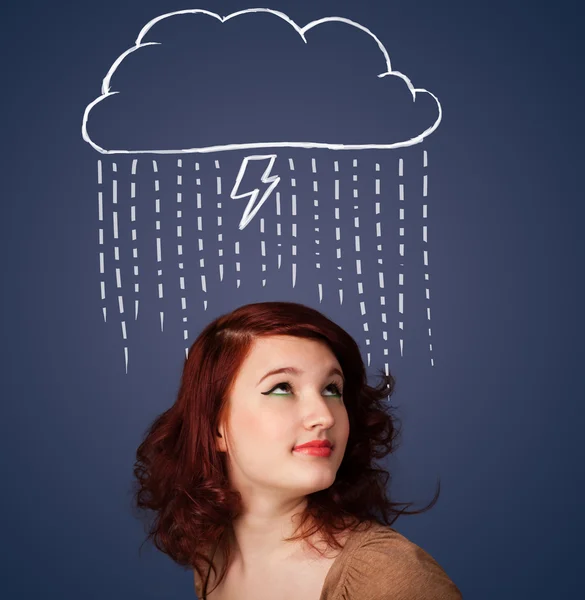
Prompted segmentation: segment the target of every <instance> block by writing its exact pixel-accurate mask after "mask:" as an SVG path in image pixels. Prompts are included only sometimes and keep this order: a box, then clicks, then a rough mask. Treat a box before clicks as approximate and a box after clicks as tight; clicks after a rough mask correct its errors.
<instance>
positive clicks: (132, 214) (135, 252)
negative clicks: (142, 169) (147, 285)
mask: <svg viewBox="0 0 585 600" xmlns="http://www.w3.org/2000/svg"><path fill="white" fill-rule="evenodd" d="M137 163H138V159H136V158H135V159H134V160H133V161H132V171H131V173H132V180H131V181H130V198H131V199H132V200H134V199H135V198H136V182H135V181H134V179H135V177H136V165H137ZM130 220H131V221H132V223H135V222H136V206H135V205H134V204H132V205H131V206H130ZM132 241H133V242H135V243H136V228H132ZM132 258H133V259H134V261H135V262H134V265H133V270H134V277H135V279H134V294H135V295H136V297H135V298H134V320H135V321H136V320H137V319H138V292H139V290H140V286H139V284H138V264H137V263H136V261H137V260H138V248H137V246H136V245H135V246H134V247H133V248H132Z"/></svg>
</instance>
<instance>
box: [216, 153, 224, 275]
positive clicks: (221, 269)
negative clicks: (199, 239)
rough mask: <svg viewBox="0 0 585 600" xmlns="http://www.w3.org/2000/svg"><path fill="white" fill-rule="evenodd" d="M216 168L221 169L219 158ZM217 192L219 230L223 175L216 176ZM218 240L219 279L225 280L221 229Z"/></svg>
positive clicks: (218, 224)
mask: <svg viewBox="0 0 585 600" xmlns="http://www.w3.org/2000/svg"><path fill="white" fill-rule="evenodd" d="M215 168H216V169H219V168H220V165H219V160H216V161H215ZM216 192H217V195H218V196H220V199H219V201H218V202H217V228H218V230H221V225H222V216H221V214H220V213H221V175H218V176H217V177H216ZM217 241H218V242H219V244H218V249H217V255H218V256H219V259H220V260H219V280H220V281H223V261H222V258H221V257H222V256H223V248H222V247H221V242H223V233H221V231H219V232H218V234H217Z"/></svg>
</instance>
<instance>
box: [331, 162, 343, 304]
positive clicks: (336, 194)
mask: <svg viewBox="0 0 585 600" xmlns="http://www.w3.org/2000/svg"><path fill="white" fill-rule="evenodd" d="M333 169H334V171H335V172H336V173H338V172H339V162H338V161H334V162H333ZM334 183H335V191H334V197H335V201H336V202H337V203H339V179H336V180H335V182H334ZM335 220H336V221H339V206H336V207H335ZM335 239H336V240H337V241H338V242H339V241H340V240H341V227H336V228H335ZM336 253H337V270H338V271H341V270H342V262H341V244H339V245H338V246H337V248H336ZM337 280H338V281H341V282H343V277H338V278H337ZM339 304H340V305H341V304H343V287H341V286H340V287H339Z"/></svg>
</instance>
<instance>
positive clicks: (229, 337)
mask: <svg viewBox="0 0 585 600" xmlns="http://www.w3.org/2000/svg"><path fill="white" fill-rule="evenodd" d="M272 335H290V336H295V337H300V338H307V339H311V340H318V341H321V342H323V343H325V344H326V345H327V346H328V347H329V349H330V350H331V351H332V353H333V354H334V355H335V357H336V358H337V360H338V361H339V364H340V365H341V368H342V371H343V375H344V379H345V385H344V392H343V396H344V403H345V405H346V408H347V412H348V418H349V426H350V427H349V437H348V441H347V446H346V450H345V455H344V457H343V460H342V462H341V465H340V467H339V469H338V471H337V475H336V479H335V481H334V483H333V484H332V485H331V486H330V487H329V488H327V489H324V490H320V491H317V492H315V493H312V494H309V495H308V496H307V506H306V509H305V511H304V513H303V514H302V515H301V519H300V524H299V526H298V528H297V529H296V532H295V535H293V536H292V537H290V538H287V539H286V541H296V540H305V541H306V542H307V543H308V544H309V545H310V546H311V547H312V548H314V549H315V550H317V549H316V548H315V546H314V545H313V544H312V543H311V542H310V540H309V538H311V537H312V536H313V535H314V534H315V533H320V535H322V539H323V540H324V541H325V542H326V544H327V547H329V548H335V549H339V548H341V547H342V546H341V544H340V543H339V542H338V540H337V539H336V537H335V536H336V535H337V534H338V533H340V532H342V531H344V530H345V529H346V528H348V527H349V528H350V529H351V530H355V529H356V528H357V527H358V526H360V525H361V524H363V523H366V524H367V523H371V522H372V521H375V522H378V523H380V524H383V525H386V526H391V525H392V524H393V523H394V522H395V521H396V519H398V517H399V516H400V515H401V514H411V515H412V514H419V513H422V512H425V511H427V510H429V509H430V508H432V507H433V506H434V504H435V503H436V501H437V499H438V497H439V494H440V480H439V482H438V489H437V492H436V494H435V496H434V498H433V500H432V501H431V503H430V504H429V505H428V506H426V507H425V508H423V509H420V510H412V511H409V510H406V507H408V506H410V505H411V504H412V502H408V503H398V502H392V501H391V500H390V498H389V496H388V495H387V483H388V480H389V479H391V477H390V474H389V473H388V472H387V471H386V470H384V469H381V468H378V467H377V466H376V465H375V463H374V459H379V458H383V457H385V456H387V455H388V454H391V453H392V452H394V451H395V450H396V449H397V447H398V438H399V436H400V431H399V430H398V429H397V428H396V421H397V418H396V416H395V415H393V414H392V407H391V406H390V405H389V404H387V403H386V402H385V399H386V398H388V399H389V398H390V396H391V395H392V392H393V390H394V386H395V380H394V377H392V375H386V374H385V373H384V372H383V371H382V372H381V378H382V381H381V382H380V384H379V385H378V386H377V387H370V386H369V385H368V383H367V377H366V371H365V367H364V363H363V360H362V357H361V354H360V350H359V347H358V345H357V344H356V342H355V341H354V339H353V338H352V337H351V336H350V335H349V334H348V333H347V332H346V331H345V330H344V329H342V328H341V327H340V326H339V325H337V324H335V323H334V322H333V321H331V320H330V319H328V318H327V317H326V316H325V315H323V314H322V313H320V312H319V311H317V310H315V309H313V308H310V307H308V306H305V305H303V304H297V303H294V302H259V303H255V304H248V305H245V306H242V307H240V308H237V309H236V310H234V311H233V312H231V313H228V314H225V315H222V316H220V317H218V318H217V319H215V320H214V321H212V322H211V323H210V324H209V325H207V327H205V329H204V330H203V331H202V332H201V334H200V335H199V337H198V338H197V339H196V340H195V342H194V343H193V345H192V346H191V348H190V351H189V355H188V358H187V359H186V360H185V364H184V367H183V374H182V378H181V385H180V388H179V392H178V395H177V399H176V401H175V403H174V404H173V406H171V407H170V408H169V409H168V410H166V411H165V412H163V413H162V414H161V415H159V416H158V417H157V418H156V419H155V420H154V422H153V423H152V425H151V426H150V428H149V429H148V431H147V433H146V436H145V438H144V440H143V441H142V443H141V444H140V446H139V447H138V449H137V451H136V462H135V464H134V469H133V473H134V476H135V478H136V480H135V482H134V495H133V508H134V509H138V510H139V511H146V510H148V511H152V512H154V513H155V515H154V518H153V519H152V521H150V520H149V522H148V529H147V530H148V536H147V537H146V539H145V540H144V542H143V544H144V543H145V542H146V541H148V540H149V539H152V541H153V543H154V545H155V546H156V547H157V548H158V549H159V550H160V551H162V552H164V553H165V554H167V555H168V556H169V557H170V558H171V559H172V560H173V561H175V562H176V563H177V564H179V565H181V566H184V567H187V568H192V569H194V570H196V572H197V574H198V575H199V580H200V581H203V571H202V570H201V566H202V565H203V564H206V565H207V566H208V567H210V568H212V569H213V571H214V574H216V569H215V566H214V565H213V563H212V561H211V559H210V558H211V556H212V554H210V552H209V551H210V549H211V547H212V546H213V545H215V547H216V548H217V546H218V545H219V542H218V540H222V539H224V534H227V536H226V538H229V536H230V533H231V532H232V529H231V527H232V522H233V521H234V519H236V518H237V517H238V516H239V515H240V514H241V512H242V505H241V497H240V494H239V492H237V491H236V490H234V489H232V488H231V487H230V485H229V481H228V477H227V468H226V463H225V460H226V456H225V453H223V452H220V451H218V450H217V449H216V442H215V435H216V430H217V427H218V425H219V424H220V423H222V422H223V419H224V418H226V417H227V415H229V403H228V398H229V395H230V389H231V386H232V384H233V382H234V381H235V379H236V376H237V373H238V370H239V368H240V366H241V365H242V363H243V362H244V360H245V358H246V356H247V354H248V352H249V351H250V350H251V348H252V344H253V342H254V340H255V339H257V338H259V337H262V336H272ZM399 506H403V507H404V508H401V509H399V508H398V507H399ZM141 548H142V545H141ZM221 551H222V553H223V569H222V573H221V576H220V577H219V580H218V585H219V583H220V582H221V581H222V579H223V578H224V576H225V573H226V571H227V567H228V566H229V560H230V556H231V552H230V547H229V544H225V545H224V546H223V547H222V548H221ZM317 551H318V550H317ZM318 552H319V551H318Z"/></svg>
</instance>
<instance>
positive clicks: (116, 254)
mask: <svg viewBox="0 0 585 600" xmlns="http://www.w3.org/2000/svg"><path fill="white" fill-rule="evenodd" d="M112 172H114V173H117V172H118V166H117V165H116V163H112ZM112 204H116V205H117V204H118V180H117V179H116V176H114V177H113V179H112ZM112 225H113V227H114V240H117V239H118V211H116V210H114V211H112ZM114 243H115V242H114ZM114 260H115V261H116V262H115V264H119V262H120V248H119V246H114ZM116 287H117V288H118V289H119V290H121V289H122V274H121V271H120V267H119V266H118V267H116ZM118 308H119V310H120V326H121V328H122V338H123V339H124V340H125V341H126V342H127V341H128V336H127V333H126V321H125V319H124V298H123V296H122V292H120V294H119V295H118ZM124 358H125V362H126V373H128V346H124Z"/></svg>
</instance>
